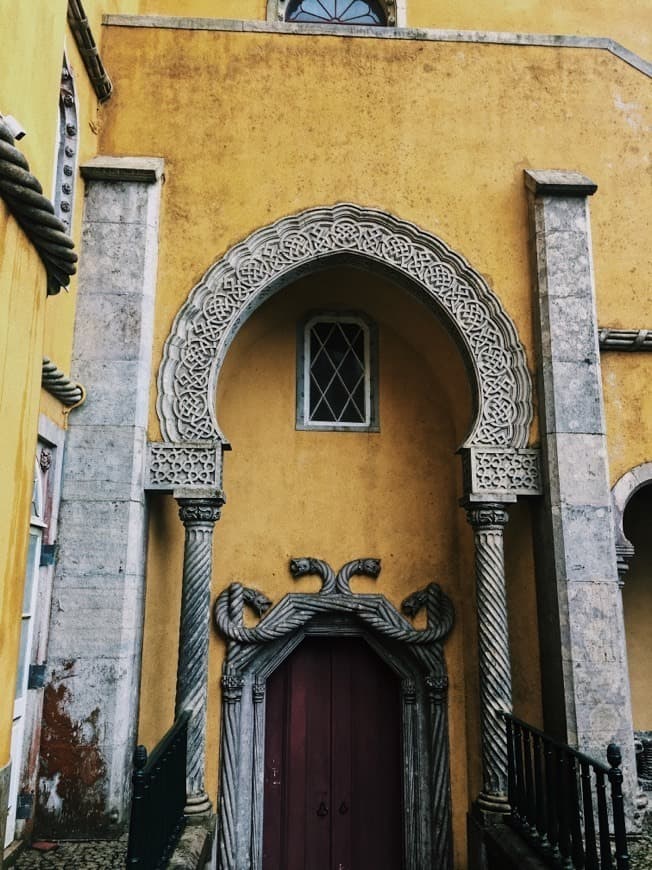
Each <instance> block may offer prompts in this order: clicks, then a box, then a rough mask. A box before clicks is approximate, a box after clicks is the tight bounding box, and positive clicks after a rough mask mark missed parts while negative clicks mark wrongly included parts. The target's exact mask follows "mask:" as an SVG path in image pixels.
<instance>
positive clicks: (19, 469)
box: [0, 0, 66, 766]
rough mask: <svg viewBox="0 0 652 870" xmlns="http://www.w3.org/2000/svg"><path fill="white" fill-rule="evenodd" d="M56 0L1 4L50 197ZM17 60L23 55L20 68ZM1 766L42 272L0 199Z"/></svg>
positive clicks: (4, 46) (9, 55)
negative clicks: (0, 442)
mask: <svg viewBox="0 0 652 870" xmlns="http://www.w3.org/2000/svg"><path fill="white" fill-rule="evenodd" d="M65 5H66V4H65V2H64V0H54V2H49V0H35V2H34V3H30V4H25V3H21V4H16V3H12V2H10V0H0V21H2V22H3V23H2V27H1V28H0V57H2V58H3V59H4V62H3V73H2V77H0V111H1V112H2V113H3V114H8V115H15V116H16V117H17V118H18V119H19V121H20V122H21V124H22V125H23V126H24V127H25V129H26V130H27V131H28V135H27V136H26V137H25V138H24V139H23V140H21V141H20V143H18V147H19V149H20V150H21V151H22V153H23V154H24V155H25V156H26V158H27V160H28V161H29V164H30V168H31V170H32V172H33V173H34V174H35V175H36V176H37V178H39V180H40V181H41V182H42V184H43V187H44V190H45V191H46V192H48V191H49V185H50V184H51V178H52V165H53V153H54V135H55V130H56V127H55V122H56V111H57V100H58V92H59V77H60V71H61V58H60V46H61V45H62V43H63V29H64V26H65ZM25 58H30V62H29V63H26V62H25ZM0 252H1V256H0V419H2V420H3V421H4V422H3V427H2V451H0V685H2V686H4V687H5V688H6V689H7V691H3V692H1V693H0V766H2V765H4V764H5V763H6V762H7V760H8V758H9V744H10V739H11V720H12V711H13V699H14V691H13V687H14V683H15V679H16V668H17V654H18V637H19V631H20V608H21V602H22V597H23V578H24V573H25V557H26V547H27V529H28V527H29V505H30V499H31V493H32V477H33V469H34V450H35V447H36V427H37V420H38V410H39V393H40V380H41V357H42V346H43V324H44V313H45V298H46V297H45V292H46V278H45V270H44V268H43V266H42V264H41V261H40V259H39V258H38V255H37V254H36V252H35V250H34V248H33V247H32V245H31V243H29V242H28V241H27V239H26V237H25V236H24V234H23V233H22V231H21V230H20V229H19V228H18V225H17V224H16V222H15V221H14V219H13V218H12V217H10V216H9V213H8V211H7V209H6V207H5V204H4V202H2V201H1V200H0Z"/></svg>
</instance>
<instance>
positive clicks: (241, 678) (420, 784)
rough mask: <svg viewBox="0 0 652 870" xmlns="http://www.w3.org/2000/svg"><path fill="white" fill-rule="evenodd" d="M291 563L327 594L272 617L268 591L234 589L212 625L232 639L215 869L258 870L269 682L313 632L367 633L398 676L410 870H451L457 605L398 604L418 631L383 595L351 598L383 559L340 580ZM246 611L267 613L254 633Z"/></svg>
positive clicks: (290, 603) (436, 591)
mask: <svg viewBox="0 0 652 870" xmlns="http://www.w3.org/2000/svg"><path fill="white" fill-rule="evenodd" d="M290 565H291V572H292V574H293V575H294V576H295V578H298V577H301V576H305V575H307V574H315V575H317V576H319V577H321V578H322V581H323V586H322V589H321V590H320V591H319V592H316V593H309V594H305V593H289V594H288V595H286V596H285V597H284V598H283V599H282V600H281V601H280V602H279V603H278V604H277V605H276V606H275V607H273V608H271V609H269V608H270V602H269V599H268V598H267V597H266V596H265V595H264V594H263V593H262V592H259V591H257V590H255V589H252V588H249V587H244V586H243V585H242V584H240V583H232V584H231V585H230V586H228V587H227V588H226V589H224V590H223V591H222V592H221V593H220V595H219V596H218V598H217V601H216V603H215V606H214V610H213V616H214V619H215V623H216V626H217V628H218V630H219V631H220V633H221V634H222V635H223V636H225V637H226V639H227V641H228V647H227V657H226V661H225V664H224V668H223V677H222V704H223V716H222V722H223V729H222V737H221V740H222V748H221V758H222V762H221V780H220V781H221V788H220V819H219V824H218V831H219V833H218V868H219V870H234V868H236V867H240V866H243V867H244V866H252V867H259V866H260V858H261V856H262V833H261V832H262V812H263V806H262V782H263V756H264V711H263V710H262V709H261V706H262V702H263V701H264V696H265V691H264V681H265V680H266V679H267V677H268V676H269V674H270V673H272V672H273V670H274V669H275V667H277V666H278V665H279V664H280V662H281V661H283V659H284V658H285V656H286V655H287V654H288V652H289V651H291V650H292V649H294V648H295V646H296V643H297V642H298V641H299V640H300V638H301V637H302V636H304V635H308V634H310V633H311V630H312V631H314V632H315V633H316V634H317V635H318V636H324V634H329V635H332V636H340V635H342V636H350V634H351V633H353V634H360V635H362V636H363V637H365V638H366V640H367V642H368V643H370V644H371V645H372V646H373V647H374V648H375V649H376V652H377V654H378V655H380V656H381V658H385V660H386V661H389V662H391V666H392V667H393V669H394V670H395V671H396V672H397V673H398V675H399V676H400V679H401V686H402V707H403V713H402V715H403V735H402V751H403V767H404V771H405V773H404V783H403V787H404V795H403V797H404V813H403V814H404V825H405V843H406V854H405V865H406V870H421V868H422V867H425V866H433V867H440V868H442V870H450V868H451V867H452V838H451V824H450V775H449V748H448V731H447V710H446V706H447V705H446V699H447V687H448V679H447V675H446V663H445V660H444V653H443V642H444V639H445V637H446V636H447V634H448V633H449V632H450V630H451V627H452V625H453V619H454V612H453V606H452V603H451V601H450V600H449V599H448V597H447V596H446V595H445V593H444V592H443V591H442V590H441V589H440V587H439V586H438V585H437V584H436V583H430V584H428V585H427V586H426V587H424V588H423V589H420V590H418V591H417V592H415V593H414V594H412V595H410V596H408V597H407V598H406V599H405V601H404V602H403V605H402V609H403V612H404V613H405V614H406V615H408V616H410V617H414V616H416V615H417V614H418V613H419V611H420V610H421V609H422V608H425V609H426V612H427V626H426V628H424V629H415V628H414V627H413V626H412V625H411V624H410V623H409V622H408V621H407V619H405V618H404V617H403V616H402V615H401V614H400V613H399V612H398V611H397V610H396V609H395V608H394V607H393V606H392V604H390V602H389V601H387V600H386V599H385V598H384V596H382V595H378V594H365V593H360V594H356V593H354V592H353V591H352V590H351V588H350V585H349V581H350V578H351V576H353V575H354V574H359V575H367V576H372V577H376V576H377V575H378V572H379V571H380V561H379V560H377V559H354V560H352V561H350V562H347V563H346V564H345V565H343V566H342V568H340V570H339V571H338V572H335V571H333V569H332V568H331V567H330V566H329V565H328V563H326V562H324V561H323V560H320V559H315V558H311V557H307V558H301V559H293V560H292V561H291V563H290ZM338 581H339V582H338ZM245 606H249V607H251V608H252V609H253V610H255V611H256V613H257V614H258V616H261V614H264V615H262V618H260V621H259V622H258V623H257V625H254V626H253V627H248V626H245V624H244V613H243V611H244V607H245ZM313 620H315V622H314V626H312V627H311V623H312V622H313ZM383 639H384V640H383ZM433 796H435V797H434V798H433Z"/></svg>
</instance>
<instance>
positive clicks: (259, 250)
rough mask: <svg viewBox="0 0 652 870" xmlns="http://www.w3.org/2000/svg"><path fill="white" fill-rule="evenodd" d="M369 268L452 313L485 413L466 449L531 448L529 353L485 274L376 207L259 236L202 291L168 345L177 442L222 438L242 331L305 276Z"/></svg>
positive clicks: (170, 418) (160, 405)
mask: <svg viewBox="0 0 652 870" xmlns="http://www.w3.org/2000/svg"><path fill="white" fill-rule="evenodd" d="M361 260H362V261H363V262H364V263H365V264H366V265H367V267H368V268H370V269H376V270H379V271H384V272H386V273H388V274H390V275H391V276H392V277H393V279H394V280H398V281H402V282H403V283H404V284H405V286H406V287H407V288H408V289H409V290H410V291H411V292H414V293H416V294H417V295H418V296H419V297H420V298H421V299H422V300H423V301H425V302H426V304H428V305H430V307H431V308H433V309H434V310H435V311H436V313H438V314H439V315H442V316H443V317H444V320H445V321H446V323H447V325H448V326H449V327H450V329H451V333H452V334H453V336H454V337H455V338H456V340H457V342H458V345H459V346H460V349H461V351H462V353H463V355H464V357H465V359H466V360H467V363H468V365H469V370H470V371H471V372H473V376H474V377H473V380H474V385H473V386H474V390H475V393H476V395H475V406H476V409H477V416H476V419H475V421H474V423H473V426H472V430H471V432H470V434H469V436H468V437H467V439H466V442H465V444H466V446H470V445H483V444H486V445H493V446H503V447H507V446H513V447H523V446H525V445H526V444H527V438H528V430H529V424H530V420H531V417H532V401H531V383H530V376H529V373H528V370H527V366H526V362H525V354H524V351H523V347H522V345H521V343H520V342H519V340H518V336H517V334H516V330H515V327H514V325H513V323H512V321H511V320H510V318H509V316H508V315H507V313H506V312H505V311H504V309H503V308H502V306H501V304H500V301H499V299H498V298H497V296H496V295H495V294H494V293H493V292H492V290H491V289H490V288H489V286H488V285H487V284H486V282H485V281H484V279H483V278H482V277H481V276H480V275H479V274H478V273H477V272H475V271H474V270H473V269H472V268H471V266H470V265H469V264H468V263H467V262H466V261H465V260H464V259H463V258H462V257H461V256H460V255H459V254H456V253H454V252H453V251H451V250H450V249H449V248H448V247H447V246H446V245H445V244H444V243H443V242H442V241H441V240H440V239H437V238H436V237H435V236H432V235H430V234H428V233H426V232H423V231H422V230H420V229H419V228H417V227H416V226H414V225H413V224H410V223H408V222H406V221H401V220H398V219H397V218H394V217H392V216H391V215H389V214H387V213H385V212H382V211H377V210H374V209H368V208H360V207H359V206H355V205H350V204H341V205H336V206H332V207H329V208H316V209H309V210H307V211H304V212H301V213H300V214H297V215H294V216H291V217H286V218H282V219H281V220H278V221H277V222H276V223H274V224H271V225H270V226H267V227H264V228H262V229H260V230H257V231H256V232H254V233H253V234H252V235H251V236H249V237H248V238H247V239H245V241H243V242H241V243H240V244H238V245H236V246H235V247H233V248H231V249H230V250H229V251H228V252H227V253H226V254H225V255H224V257H223V258H222V259H221V260H219V261H218V262H217V263H216V264H215V265H214V266H212V267H211V268H210V269H209V270H208V272H207V273H206V274H205V275H204V277H203V278H202V280H201V281H200V282H199V284H197V286H196V287H195V288H194V289H193V290H192V291H191V293H190V295H189V297H188V299H187V301H186V302H185V304H184V305H183V306H182V308H181V309H180V310H179V313H178V314H177V317H176V318H175V321H174V324H173V326H172V330H171V332H170V335H169V337H168V339H167V341H166V344H165V349H164V354H163V361H162V363H161V368H160V370H159V377H158V402H157V411H158V415H159V419H160V422H161V429H162V432H163V437H164V439H165V440H166V441H171V442H186V441H197V440H204V441H211V440H222V435H221V433H220V429H219V425H218V422H217V418H216V413H215V407H214V406H215V392H216V384H217V377H218V374H219V371H220V368H221V366H222V363H223V361H224V358H225V355H226V352H227V350H228V348H229V345H230V343H231V341H232V340H233V338H234V336H235V334H236V333H237V331H238V329H239V327H240V326H241V324H242V323H243V322H244V321H245V320H246V318H247V317H248V316H249V315H250V314H251V312H252V311H253V310H254V309H256V308H257V307H258V306H260V305H261V304H262V303H263V302H264V301H265V300H266V299H267V298H269V296H271V295H272V294H274V293H275V292H276V291H277V290H279V289H280V288H281V287H283V286H285V285H286V284H288V283H289V282H290V281H292V280H295V279H296V278H297V277H299V276H300V275H301V274H306V273H308V272H311V271H314V270H315V269H319V268H327V266H328V265H329V264H332V263H333V262H340V263H346V262H349V263H350V262H356V261H361Z"/></svg>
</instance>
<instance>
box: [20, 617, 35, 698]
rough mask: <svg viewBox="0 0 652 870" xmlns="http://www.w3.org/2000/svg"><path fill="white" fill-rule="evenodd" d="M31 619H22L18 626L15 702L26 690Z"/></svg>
mask: <svg viewBox="0 0 652 870" xmlns="http://www.w3.org/2000/svg"><path fill="white" fill-rule="evenodd" d="M30 622H31V619H30V618H28V619H23V621H22V624H21V626H20V651H19V653H18V676H17V678H16V700H18V699H19V698H22V697H23V695H24V694H25V689H26V688H27V686H26V683H27V653H28V650H27V646H28V641H29V628H30Z"/></svg>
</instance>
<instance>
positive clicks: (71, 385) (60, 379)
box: [41, 356, 84, 406]
mask: <svg viewBox="0 0 652 870" xmlns="http://www.w3.org/2000/svg"><path fill="white" fill-rule="evenodd" d="M41 386H42V387H43V389H44V390H45V391H46V392H48V393H50V395H51V396H54V397H55V399H59V401H60V402H63V404H64V405H68V406H71V405H77V404H79V402H81V400H82V399H83V398H84V388H83V387H82V385H81V384H78V383H76V382H75V381H72V380H71V379H70V378H69V377H67V376H66V375H65V374H64V373H63V372H62V371H61V369H59V368H57V366H56V364H55V363H53V362H52V360H51V359H49V358H48V357H47V356H44V357H43V367H42V368H41Z"/></svg>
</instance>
